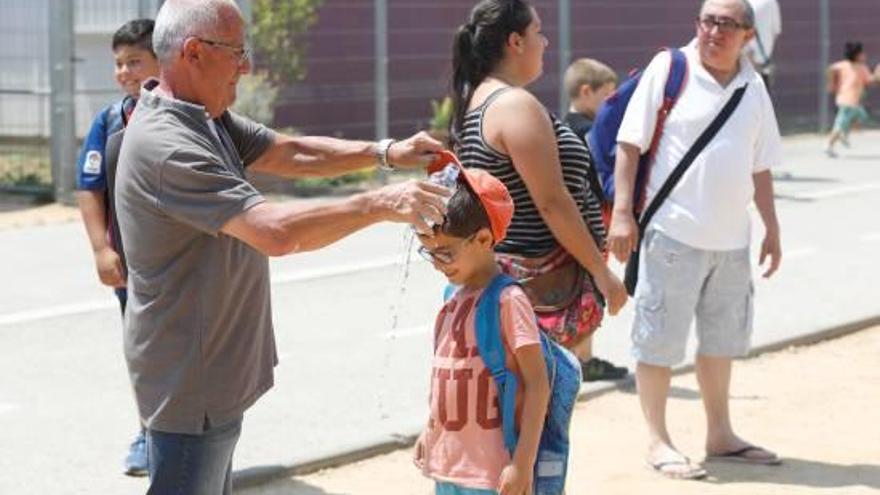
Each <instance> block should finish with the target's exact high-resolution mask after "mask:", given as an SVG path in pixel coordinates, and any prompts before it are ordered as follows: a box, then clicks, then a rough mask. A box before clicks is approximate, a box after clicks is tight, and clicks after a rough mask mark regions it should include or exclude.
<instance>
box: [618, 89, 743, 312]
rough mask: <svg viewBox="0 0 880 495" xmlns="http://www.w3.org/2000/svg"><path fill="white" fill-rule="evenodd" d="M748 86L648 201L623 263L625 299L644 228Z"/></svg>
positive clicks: (634, 282)
mask: <svg viewBox="0 0 880 495" xmlns="http://www.w3.org/2000/svg"><path fill="white" fill-rule="evenodd" d="M747 86H748V84H744V85H742V86H741V87H739V88H737V90H736V91H735V92H734V93H733V95H731V96H730V99H729V100H727V104H726V105H724V108H722V109H721V112H719V113H718V115H717V116H716V117H715V120H713V121H712V123H711V124H709V127H707V128H706V130H705V131H703V133H702V134H700V137H698V138H697V141H696V142H695V143H694V145H693V146H691V149H689V150H688V152H687V153H685V155H684V157H683V158H682V159H681V161H680V162H678V165H676V167H675V170H673V171H672V173H671V174H669V177H668V178H667V179H666V182H664V183H663V186H662V187H660V190H659V191H657V194H656V195H655V196H654V199H652V200H651V203H650V204H649V205H648V207H647V208H646V209H645V212H644V213H642V218H641V219H640V220H639V240H638V245H637V247H636V250H635V251H634V252H633V253H632V254H631V255H630V257H629V261H628V262H627V263H626V274H625V275H624V278H623V285H625V286H626V291H627V292H628V293H629V295H631V296H632V295H634V294H635V292H636V285H637V284H638V282H639V253H640V252H641V250H642V248H641V245H642V239H643V238H644V236H645V230H646V229H647V228H648V224H649V223H650V222H651V218H652V217H653V216H654V214H655V213H657V210H659V209H660V205H662V204H663V202H664V201H666V198H667V197H669V193H671V192H672V190H673V189H674V188H675V186H676V185H678V181H680V180H681V178H682V176H683V175H684V173H685V172H687V169H688V167H690V166H691V164H692V163H693V162H694V160H695V159H696V158H697V156H699V154H700V153H701V152H702V151H703V149H705V148H706V145H708V144H709V142H710V141H712V139H713V138H714V137H715V135H716V134H718V131H720V130H721V128H722V127H724V124H725V123H726V122H727V120H728V119H729V118H730V116H731V115H732V114H733V111H734V110H736V107H737V106H739V102H740V101H741V100H742V97H743V94H745V92H746V87H747Z"/></svg>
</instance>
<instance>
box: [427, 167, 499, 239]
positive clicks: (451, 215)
mask: <svg viewBox="0 0 880 495" xmlns="http://www.w3.org/2000/svg"><path fill="white" fill-rule="evenodd" d="M480 229H489V230H490V231H491V230H492V224H491V223H489V215H487V214H486V208H485V207H483V203H481V202H480V198H479V197H478V196H477V195H476V193H474V191H473V190H471V188H470V186H468V184H467V182H466V181H465V180H464V177H463V176H459V177H458V182H457V184H456V188H455V193H453V194H452V197H451V198H449V203H447V205H446V221H445V222H443V225H438V226H436V227H435V230H436V231H439V232H440V233H443V234H445V235H448V236H450V237H458V238H460V239H466V238H468V237H470V236H472V235H474V234H476V233H477V232H479V231H480Z"/></svg>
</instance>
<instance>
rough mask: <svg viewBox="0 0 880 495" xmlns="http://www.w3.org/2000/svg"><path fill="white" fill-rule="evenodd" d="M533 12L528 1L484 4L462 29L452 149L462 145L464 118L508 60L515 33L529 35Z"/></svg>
mask: <svg viewBox="0 0 880 495" xmlns="http://www.w3.org/2000/svg"><path fill="white" fill-rule="evenodd" d="M531 22H532V8H531V5H529V3H528V2H527V1H525V0H482V1H481V2H480V3H478V4H477V5H475V6H474V8H473V9H472V10H471V14H470V17H469V19H468V22H467V23H466V24H463V25H461V26H459V28H458V31H457V32H456V33H455V38H454V40H453V42H452V82H451V91H452V108H453V118H452V121H451V123H450V129H449V136H450V145H454V144H455V143H457V142H458V134H459V133H460V132H461V128H462V121H463V120H464V114H465V112H466V111H467V107H468V105H470V102H471V98H472V97H473V95H474V89H475V88H476V87H477V86H478V85H479V84H480V82H482V81H483V79H485V78H486V76H488V75H489V74H490V73H491V72H492V71H493V70H495V68H496V67H497V66H498V63H499V62H501V59H502V58H504V47H505V45H507V40H508V39H509V38H510V35H511V34H512V33H519V34H525V31H526V28H527V27H528V25H529V24H531Z"/></svg>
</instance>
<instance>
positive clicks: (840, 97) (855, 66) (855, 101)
mask: <svg viewBox="0 0 880 495" xmlns="http://www.w3.org/2000/svg"><path fill="white" fill-rule="evenodd" d="M844 56H845V58H844V59H843V60H840V61H838V62H835V63H834V64H831V66H830V67H828V91H829V92H831V93H835V103H836V104H837V117H836V118H835V119H834V128H833V129H832V130H831V135H830V136H829V137H828V147H827V148H825V154H827V155H828V156H830V157H832V158H835V157H836V156H837V153H836V152H835V151H834V145H835V144H836V143H837V141H840V142H842V143H843V144H844V145H847V146H848V145H849V141H848V140H849V131H850V129H852V126H853V124H857V123H864V122H866V121H867V120H868V113H867V112H866V111H865V107H863V106H862V98H863V97H864V95H865V89H867V87H868V86H869V85H872V84H874V83H876V82H877V81H878V80H880V65H878V66H877V68H876V69H875V70H874V74H871V70H870V69H869V68H868V63H867V61H868V57H867V55H865V49H864V47H863V45H862V43H860V42H857V41H849V42H847V43H846V45H845V47H844Z"/></svg>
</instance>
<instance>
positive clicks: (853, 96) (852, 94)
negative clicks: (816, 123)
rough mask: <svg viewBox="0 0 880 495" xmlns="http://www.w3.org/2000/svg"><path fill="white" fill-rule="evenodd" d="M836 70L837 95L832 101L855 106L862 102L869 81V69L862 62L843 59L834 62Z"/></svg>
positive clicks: (842, 105) (840, 104) (843, 105)
mask: <svg viewBox="0 0 880 495" xmlns="http://www.w3.org/2000/svg"><path fill="white" fill-rule="evenodd" d="M835 69H836V70H837V77H838V81H837V97H836V98H835V101H834V103H836V104H837V106H841V107H857V106H859V105H861V103H862V95H863V94H864V93H865V88H867V86H868V83H870V82H871V70H870V69H868V66H867V65H865V64H862V63H854V62H850V61H848V60H844V61H841V62H838V63H836V64H835Z"/></svg>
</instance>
